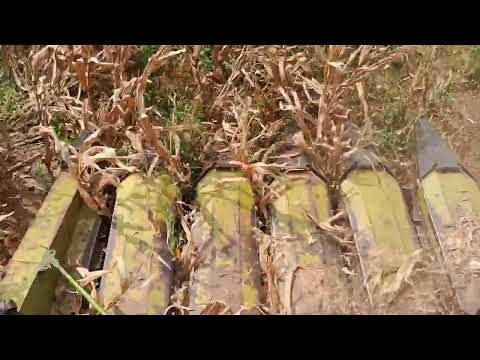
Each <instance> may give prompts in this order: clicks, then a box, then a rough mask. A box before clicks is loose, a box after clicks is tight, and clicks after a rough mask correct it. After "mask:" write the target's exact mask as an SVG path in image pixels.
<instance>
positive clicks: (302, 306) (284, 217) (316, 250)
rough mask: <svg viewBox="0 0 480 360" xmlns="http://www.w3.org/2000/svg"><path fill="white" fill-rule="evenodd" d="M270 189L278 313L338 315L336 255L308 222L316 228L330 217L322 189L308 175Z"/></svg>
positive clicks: (342, 294) (340, 292) (340, 295)
mask: <svg viewBox="0 0 480 360" xmlns="http://www.w3.org/2000/svg"><path fill="white" fill-rule="evenodd" d="M273 186H274V189H275V191H276V192H277V194H278V195H279V197H278V198H277V199H275V200H274V201H273V204H272V210H273V217H272V238H273V244H274V249H275V254H278V255H279V259H278V260H277V261H275V268H276V274H277V284H278V290H279V298H280V303H281V308H282V309H283V311H282V312H286V313H289V311H291V313H293V314H322V313H335V312H336V311H335V310H337V311H338V312H340V311H341V304H339V302H342V300H347V294H346V291H345V287H344V283H343V279H342V277H341V275H340V271H339V267H338V265H339V259H340V249H339V248H338V247H337V246H336V244H334V243H332V242H331V241H328V240H327V239H325V237H323V236H322V234H320V233H319V232H318V230H317V229H316V225H315V224H314V223H313V222H312V220H311V219H310V218H309V216H311V217H312V218H313V219H314V220H315V221H316V222H317V223H321V222H324V221H326V220H328V218H329V217H330V215H331V209H330V202H329V199H328V190H327V186H326V185H325V183H324V182H323V181H322V180H321V179H320V178H318V177H317V176H315V175H314V174H312V173H303V174H298V175H284V176H283V177H282V178H281V179H280V180H279V181H278V182H277V183H276V184H274V185H273ZM296 270H297V271H296ZM293 272H294V274H293ZM334 306H335V308H334ZM337 307H338V308H337Z"/></svg>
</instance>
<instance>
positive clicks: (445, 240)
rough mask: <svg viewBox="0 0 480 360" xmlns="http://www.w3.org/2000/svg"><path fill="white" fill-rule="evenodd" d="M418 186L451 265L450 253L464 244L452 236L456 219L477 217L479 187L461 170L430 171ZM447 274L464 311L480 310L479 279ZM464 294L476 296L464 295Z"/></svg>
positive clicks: (479, 210) (439, 241)
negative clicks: (466, 281)
mask: <svg viewBox="0 0 480 360" xmlns="http://www.w3.org/2000/svg"><path fill="white" fill-rule="evenodd" d="M421 188H422V191H423V198H424V201H425V204H426V208H427V211H426V212H428V213H427V214H425V217H426V219H427V220H428V221H431V223H432V225H433V228H434V231H435V235H436V239H437V240H438V243H439V246H440V249H441V253H442V256H443V258H444V259H445V260H446V262H447V265H450V266H451V265H452V264H451V262H452V261H455V259H453V258H452V256H451V255H452V254H453V253H454V252H455V251H457V250H458V249H459V248H462V247H464V246H466V243H459V241H458V240H459V239H458V238H457V237H455V236H453V234H454V233H455V231H456V230H457V226H458V225H459V221H460V220H461V219H462V218H463V217H469V216H473V217H478V216H480V189H479V187H478V184H477V183H476V182H475V180H473V179H472V178H471V177H470V176H469V175H468V174H466V173H464V172H463V171H454V172H438V171H433V172H430V173H429V174H428V175H427V176H426V177H425V178H424V179H423V180H422V181H421ZM464 240H465V239H464ZM476 261H478V259H476ZM450 276H451V278H452V280H453V286H454V288H455V291H456V294H457V298H458V301H459V303H460V306H461V307H462V309H463V310H464V311H466V312H467V313H473V314H475V313H476V312H477V311H478V310H480V280H479V279H478V278H476V277H474V278H473V279H472V281H471V282H469V283H464V282H465V281H463V280H461V279H460V277H459V274H457V273H455V272H452V271H451V272H450ZM457 278H459V279H460V281H457V280H456V279H457ZM467 293H469V294H474V293H475V294H476V295H475V296H467Z"/></svg>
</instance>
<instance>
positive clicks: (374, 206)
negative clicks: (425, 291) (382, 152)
mask: <svg viewBox="0 0 480 360" xmlns="http://www.w3.org/2000/svg"><path fill="white" fill-rule="evenodd" d="M341 190H342V193H343V196H344V201H345V204H346V208H347V211H348V216H349V219H350V223H351V225H352V228H353V231H354V237H355V243H356V246H357V250H358V253H359V256H360V263H361V266H362V270H363V273H364V276H365V278H366V279H369V280H372V279H371V276H372V275H373V270H372V269H371V267H373V266H374V267H376V268H377V267H380V268H381V269H380V270H381V271H382V272H383V273H384V274H388V273H389V271H393V270H394V269H398V267H399V266H400V265H401V261H402V259H404V258H405V257H406V256H409V255H411V254H412V253H413V252H414V251H415V250H416V249H418V248H419V244H418V239H417V238H416V234H415V230H414V228H413V225H412V223H411V220H410V217H409V213H408V209H407V206H406V204H405V201H404V199H403V195H402V193H401V190H400V186H399V185H398V183H397V182H396V181H395V179H394V178H393V177H392V176H391V175H390V174H389V173H388V172H386V171H383V170H381V171H371V170H362V169H359V170H354V171H353V172H352V173H351V174H350V175H349V176H348V177H347V179H345V180H344V181H343V182H342V184H341ZM389 269H392V270H389ZM375 271H377V270H375ZM385 281H388V279H385ZM367 290H368V292H369V296H370V300H371V301H372V302H373V293H372V289H371V284H370V282H369V283H368V284H367Z"/></svg>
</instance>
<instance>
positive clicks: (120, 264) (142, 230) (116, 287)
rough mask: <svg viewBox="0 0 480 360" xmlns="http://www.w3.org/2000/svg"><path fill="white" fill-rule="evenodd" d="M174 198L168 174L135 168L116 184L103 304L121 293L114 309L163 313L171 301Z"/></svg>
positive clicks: (138, 312)
mask: <svg viewBox="0 0 480 360" xmlns="http://www.w3.org/2000/svg"><path fill="white" fill-rule="evenodd" d="M175 198H176V186H175V184H173V183H172V181H171V179H170V177H169V176H167V175H163V176H158V177H152V178H146V177H143V176H142V175H139V174H134V175H130V176H129V177H127V178H126V179H125V180H124V181H122V183H121V184H120V186H119V187H118V189H117V199H116V203H115V210H114V214H113V219H112V227H111V230H110V236H109V241H108V247H107V257H106V259H105V265H104V268H105V269H111V270H112V272H111V273H109V274H107V275H105V276H104V278H103V279H102V284H101V289H100V296H101V299H102V301H103V303H104V304H108V303H109V302H111V301H112V300H113V299H117V301H116V302H115V303H114V305H113V307H112V313H115V314H128V315H130V314H163V312H164V311H165V309H166V307H167V306H168V302H169V298H170V285H171V256H170V253H169V250H168V244H167V237H168V236H169V231H170V230H169V229H171V222H172V221H173V208H172V207H173V203H174V200H175ZM149 213H150V216H149ZM156 229H157V230H158V231H159V232H158V233H157V230H156ZM122 272H123V273H124V274H122Z"/></svg>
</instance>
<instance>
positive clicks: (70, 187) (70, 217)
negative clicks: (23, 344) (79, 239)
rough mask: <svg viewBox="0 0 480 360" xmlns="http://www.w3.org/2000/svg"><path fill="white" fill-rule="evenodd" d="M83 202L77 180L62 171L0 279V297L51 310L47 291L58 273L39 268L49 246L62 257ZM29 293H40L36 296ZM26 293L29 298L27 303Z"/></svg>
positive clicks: (29, 307)
mask: <svg viewBox="0 0 480 360" xmlns="http://www.w3.org/2000/svg"><path fill="white" fill-rule="evenodd" d="M80 204H81V201H80V198H79V195H78V194H77V182H76V180H75V179H74V178H73V177H72V176H70V175H69V174H67V173H64V174H61V175H60V176H59V178H58V179H57V180H56V181H55V183H54V184H53V186H52V188H51V189H50V192H49V193H48V195H47V197H46V198H45V200H44V202H43V204H42V207H41V208H40V210H39V211H38V213H37V215H36V217H35V220H34V221H33V223H32V225H31V226H30V227H29V229H28V230H27V232H26V234H25V236H24V238H23V240H22V242H21V244H20V246H19V247H18V249H17V251H16V252H15V254H14V256H13V257H12V259H11V260H10V262H9V264H8V266H7V269H6V274H5V276H4V278H3V279H2V280H1V281H0V299H7V300H8V299H11V300H13V301H14V302H15V303H16V305H17V310H19V311H20V312H22V313H40V314H46V313H48V312H49V310H50V306H51V302H52V296H51V294H50V296H49V295H48V294H49V292H50V291H51V290H52V289H53V287H54V286H55V283H56V280H57V278H58V274H57V272H56V270H54V269H50V270H47V271H42V272H40V273H39V271H40V270H41V265H42V261H43V259H44V257H45V254H46V253H47V251H48V250H49V249H55V250H56V253H57V257H58V258H60V259H61V258H62V257H63V255H64V254H65V251H66V249H67V247H68V245H69V243H70V237H71V234H72V231H73V226H74V224H75V215H76V212H77V210H78V209H79V207H80ZM30 293H35V294H38V296H37V295H36V296H35V299H33V298H32V297H31V296H29V294H30ZM42 294H43V295H42ZM27 297H28V298H29V299H30V300H29V301H28V302H27V303H26V304H25V306H24V302H25V301H26V300H27ZM31 298H32V299H31Z"/></svg>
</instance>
